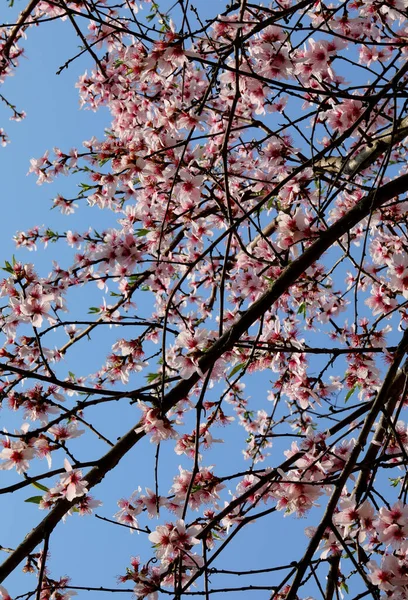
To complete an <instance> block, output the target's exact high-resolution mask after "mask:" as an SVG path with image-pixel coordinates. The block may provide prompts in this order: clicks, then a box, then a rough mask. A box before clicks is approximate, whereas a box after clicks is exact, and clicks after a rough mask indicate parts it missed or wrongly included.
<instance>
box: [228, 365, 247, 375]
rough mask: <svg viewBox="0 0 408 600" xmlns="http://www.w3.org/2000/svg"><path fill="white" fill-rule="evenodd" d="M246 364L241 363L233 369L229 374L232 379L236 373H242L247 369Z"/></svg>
mask: <svg viewBox="0 0 408 600" xmlns="http://www.w3.org/2000/svg"><path fill="white" fill-rule="evenodd" d="M245 365H246V363H244V362H243V363H239V364H237V365H235V367H234V368H233V369H232V371H231V373H230V374H229V376H230V377H233V376H234V375H235V374H236V373H238V371H241V369H243V368H244V367H245Z"/></svg>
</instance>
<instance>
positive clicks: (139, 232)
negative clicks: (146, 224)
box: [135, 229, 150, 237]
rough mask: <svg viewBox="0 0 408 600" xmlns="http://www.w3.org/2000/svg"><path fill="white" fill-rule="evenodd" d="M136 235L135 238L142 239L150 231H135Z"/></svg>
mask: <svg viewBox="0 0 408 600" xmlns="http://www.w3.org/2000/svg"><path fill="white" fill-rule="evenodd" d="M135 233H136V235H137V237H143V236H144V235H147V234H148V233H150V229H136V232H135Z"/></svg>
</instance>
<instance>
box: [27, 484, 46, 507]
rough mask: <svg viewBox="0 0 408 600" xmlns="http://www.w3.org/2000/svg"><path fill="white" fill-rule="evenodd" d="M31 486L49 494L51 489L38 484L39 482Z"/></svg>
mask: <svg viewBox="0 0 408 600" xmlns="http://www.w3.org/2000/svg"><path fill="white" fill-rule="evenodd" d="M31 485H33V486H34V487H35V488H37V490H42V491H43V492H48V490H49V489H50V488H47V486H46V485H43V484H42V483H38V482H37V481H33V482H32V483H31ZM26 502H27V501H26Z"/></svg>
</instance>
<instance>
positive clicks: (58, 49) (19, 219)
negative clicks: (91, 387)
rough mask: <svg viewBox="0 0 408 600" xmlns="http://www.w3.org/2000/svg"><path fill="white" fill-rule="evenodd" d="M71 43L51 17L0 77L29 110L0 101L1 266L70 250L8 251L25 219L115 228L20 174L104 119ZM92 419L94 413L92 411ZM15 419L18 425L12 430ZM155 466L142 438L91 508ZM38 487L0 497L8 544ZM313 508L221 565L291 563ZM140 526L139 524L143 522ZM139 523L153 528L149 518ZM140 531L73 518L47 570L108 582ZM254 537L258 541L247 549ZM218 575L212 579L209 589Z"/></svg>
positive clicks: (31, 516) (172, 462)
mask: <svg viewBox="0 0 408 600" xmlns="http://www.w3.org/2000/svg"><path fill="white" fill-rule="evenodd" d="M22 6H23V5H22V4H21V3H20V2H16V9H17V10H20V9H21V8H22ZM206 6H207V7H208V8H209V9H210V8H211V11H213V10H214V12H215V7H218V6H220V7H221V6H222V7H223V6H224V3H223V2H218V1H215V0H212V1H211V2H207V3H206ZM15 12H16V11H15V10H14V11H8V10H7V9H5V7H4V5H3V7H2V9H1V12H0V17H1V19H2V20H11V19H12V15H13V14H14V15H15ZM77 46H78V40H77V38H76V37H75V35H74V34H73V32H72V28H71V26H70V24H69V23H67V22H65V23H61V22H59V21H58V22H55V23H51V24H46V25H44V26H42V27H41V28H38V29H33V30H29V31H28V39H27V41H25V43H24V47H25V48H26V55H27V57H28V58H27V59H25V58H22V59H21V60H20V67H19V68H18V70H17V71H16V74H15V76H14V77H13V78H10V79H9V80H8V81H7V82H6V84H5V85H4V87H3V89H2V92H3V93H4V95H6V97H7V98H8V99H9V100H10V101H11V102H15V103H16V104H17V106H18V108H19V109H23V110H25V111H26V112H27V118H26V119H25V120H24V121H23V122H21V123H14V122H9V121H8V120H7V119H8V116H9V115H8V111H7V109H5V108H4V107H3V106H2V107H0V118H1V125H0V126H2V127H4V128H5V129H6V130H7V132H8V133H9V135H10V138H11V144H10V145H8V146H7V147H6V148H4V149H0V173H1V177H0V198H1V200H2V206H3V214H2V218H1V219H0V264H3V263H4V260H10V258H11V255H12V254H14V253H15V254H16V257H17V258H18V259H20V260H23V261H26V262H34V263H35V265H36V266H37V268H38V270H39V271H40V272H41V273H42V274H46V273H47V272H48V270H49V269H50V264H51V261H52V259H53V258H55V257H58V260H60V261H61V262H63V261H64V260H66V261H69V258H70V256H71V254H70V251H69V250H68V249H67V248H66V247H64V245H63V244H59V245H58V246H54V245H52V244H50V245H49V247H48V249H47V250H45V251H43V250H42V248H39V249H38V251H37V252H35V253H34V252H33V253H29V252H27V251H18V252H16V250H15V246H14V243H13V242H12V236H13V235H14V233H15V231H16V230H17V229H18V230H20V229H21V230H25V229H28V228H29V227H31V226H32V225H41V224H47V225H49V226H50V227H51V228H53V229H54V230H59V231H66V230H67V229H78V230H80V231H81V230H85V229H87V228H88V226H90V225H91V226H92V227H94V228H96V229H98V228H103V227H105V226H107V225H108V224H112V225H114V223H113V222H112V215H111V214H105V213H103V212H101V211H99V210H98V209H95V208H94V209H92V210H90V209H87V208H84V209H82V210H79V211H78V212H77V213H76V214H75V215H74V216H71V217H65V216H62V215H61V214H60V213H59V212H57V211H56V210H53V211H50V207H51V205H52V198H53V197H55V195H56V194H57V193H62V194H64V193H66V194H67V195H68V196H70V197H72V196H73V195H74V194H75V187H74V185H75V184H74V183H73V182H72V179H71V178H69V179H68V178H67V179H65V178H59V179H58V180H57V181H56V182H55V183H53V184H51V185H43V186H41V187H39V186H37V185H36V183H35V176H33V175H31V176H29V177H27V176H26V174H27V171H28V168H29V160H30V158H33V157H39V156H41V155H42V154H43V153H44V151H45V150H47V149H50V150H51V149H52V148H53V147H54V146H58V147H61V148H62V149H63V150H69V149H70V148H71V147H73V146H76V147H78V148H80V147H81V143H82V141H83V140H85V139H88V138H90V137H92V136H93V135H95V136H97V137H102V135H103V131H104V128H105V127H106V126H108V125H109V115H108V113H107V111H106V110H105V109H102V110H100V111H99V112H98V113H93V112H91V111H87V110H79V102H78V94H77V90H76V89H75V87H74V86H75V83H76V81H77V78H78V75H79V74H81V73H82V72H83V71H84V70H85V69H86V68H88V69H89V64H90V63H89V60H88V58H87V57H84V58H81V59H79V60H78V61H76V62H75V63H74V64H73V65H71V66H70V68H69V69H68V70H64V71H63V72H62V74H61V75H59V76H58V77H57V76H56V75H55V72H56V71H57V69H58V68H59V67H60V66H61V64H63V63H64V62H65V61H66V60H67V59H68V58H70V57H71V55H72V53H74V52H76V50H77ZM81 302H83V296H81V297H79V296H78V300H77V305H76V309H78V310H79V308H81V306H80V303H81ZM91 304H92V301H91V299H89V305H91ZM84 312H86V311H84ZM119 336H121V332H117V331H116V330H108V328H104V329H103V331H102V332H99V333H97V334H95V338H94V346H93V348H94V349H95V352H94V353H93V352H89V346H87V345H78V351H77V352H75V354H73V355H71V356H70V357H69V365H70V369H71V370H74V371H75V372H79V373H81V370H84V371H85V372H92V371H94V370H96V369H97V368H98V367H99V366H100V364H101V360H102V356H103V354H102V353H101V352H100V347H102V346H104V347H105V349H106V348H108V347H109V343H111V342H112V341H114V340H115V339H116V338H117V337H119ZM84 365H85V366H84ZM256 381H257V385H256V386H255V385H254V386H253V389H251V390H250V393H251V395H252V396H255V395H265V390H266V389H267V388H268V387H269V386H268V384H267V381H268V378H267V376H266V375H265V377H263V376H262V377H258V378H257V380H256ZM90 416H92V417H93V414H92V415H90ZM0 417H1V413H0ZM138 417H139V412H138V411H137V409H136V408H135V407H129V406H128V405H127V404H126V402H125V401H123V405H121V407H120V410H118V407H117V406H116V405H115V406H113V407H112V406H111V405H110V404H109V405H106V406H105V407H104V408H99V409H98V411H97V412H95V421H93V423H94V424H97V425H98V427H100V428H101V429H102V430H103V431H104V432H106V433H107V434H108V433H110V434H111V437H112V439H115V438H116V437H117V436H119V435H121V434H122V433H124V432H125V431H127V430H128V429H129V428H130V427H131V426H132V425H133V424H134V423H136V421H137V420H138ZM91 420H92V419H91ZM20 424H21V423H20V422H17V421H16V427H18V426H20ZM224 435H225V436H226V437H227V439H228V441H229V446H228V452H227V453H219V452H217V450H218V448H217V447H215V450H214V451H213V452H212V451H210V452H209V454H208V457H206V461H205V464H207V465H209V464H214V463H212V462H211V461H212V459H214V461H217V462H216V464H217V472H218V473H219V474H224V473H228V472H230V470H231V469H230V457H231V455H232V450H231V448H234V447H235V448H239V447H240V444H241V442H242V439H243V438H244V432H243V431H240V430H239V431H238V433H237V432H236V430H235V432H234V433H232V432H230V431H229V430H228V429H226V430H220V431H219V437H223V436H224ZM73 448H74V449H75V448H77V449H78V454H79V456H80V457H81V458H83V459H84V460H85V459H89V457H88V456H87V451H88V450H89V448H88V446H87V443H86V442H84V441H82V440H81V439H79V440H78V441H77V442H75V443H74V444H73ZM284 448H286V442H285V441H281V442H279V441H278V442H276V443H275V447H274V452H275V453H276V455H277V456H281V455H282V452H281V451H283V449H284ZM91 451H92V452H93V453H94V454H93V456H92V458H97V457H98V456H99V455H100V452H102V451H103V446H102V444H98V443H95V445H94V446H93V447H92V450H91ZM220 456H221V458H220ZM56 460H57V459H56V458H55V461H56ZM179 462H180V459H179V457H177V456H176V455H175V454H174V453H173V452H172V447H171V444H168V445H166V444H163V445H162V448H161V461H160V471H161V472H160V481H161V486H162V487H161V491H162V492H163V493H164V494H166V493H167V491H168V489H169V487H170V485H171V479H170V475H169V474H172V473H173V472H175V471H176V467H177V464H178V463H179ZM241 463H242V465H241V467H242V468H245V467H246V466H248V464H247V463H244V462H243V461H241ZM187 464H190V463H188V462H187V463H184V466H186V465H187ZM59 466H61V465H58V464H56V463H54V465H53V468H56V467H59ZM153 466H154V447H153V445H152V444H150V443H149V441H148V439H144V440H143V441H142V442H141V443H140V444H138V446H137V448H135V449H134V450H133V451H132V452H131V453H129V455H128V456H126V457H125V459H124V460H123V461H122V463H121V465H120V466H119V468H118V469H116V470H115V471H114V472H112V473H110V474H109V475H108V476H107V477H106V479H105V480H104V482H103V483H102V484H101V485H100V486H98V487H97V488H96V489H95V490H94V491H93V495H94V496H95V497H97V498H98V499H103V501H104V506H103V507H101V508H100V509H98V511H97V512H98V513H99V514H101V515H104V516H106V517H108V518H112V515H113V513H114V512H115V511H116V510H117V509H116V501H117V499H118V498H120V497H122V496H125V497H128V496H129V495H130V494H131V492H132V491H133V490H134V489H136V488H137V487H138V486H139V485H140V486H141V487H142V488H144V487H145V486H149V487H153V483H154V478H153V475H152V473H153ZM41 467H42V465H38V470H39V471H40V470H41ZM237 468H238V466H237ZM1 478H2V482H3V481H4V485H7V484H8V483H9V482H10V483H11V482H12V481H15V480H16V478H15V476H14V474H13V473H9V472H1ZM232 487H233V486H231V488H232ZM36 493H37V492H36V490H35V489H34V488H30V489H24V490H22V491H21V492H18V493H16V494H13V495H12V496H0V509H1V510H2V514H3V515H7V517H6V518H5V519H4V522H3V524H2V531H1V537H0V544H1V545H3V546H11V547H14V546H15V545H16V544H17V543H18V542H19V541H20V540H21V539H22V538H23V537H24V535H25V534H26V533H27V532H28V531H29V529H30V528H31V527H33V525H35V524H36V523H38V522H39V521H40V520H41V519H42V517H43V513H42V512H40V511H39V510H38V508H37V506H35V505H32V504H26V503H24V502H23V500H24V499H25V498H27V497H28V496H31V495H35V494H36ZM322 502H324V499H322ZM319 513H320V511H319V510H315V511H312V515H311V517H310V518H309V519H308V520H307V521H305V520H300V522H299V520H298V519H296V518H295V517H293V516H292V517H288V518H286V519H283V518H282V514H281V513H278V514H276V515H272V516H271V517H269V518H268V519H267V521H266V523H265V522H264V521H260V522H259V523H254V524H252V525H250V526H249V527H248V531H244V532H241V533H240V534H239V536H237V538H236V539H235V540H234V542H233V543H232V544H231V547H230V548H228V549H227V550H226V552H225V554H224V559H223V560H222V563H223V564H222V566H223V568H236V569H239V568H248V567H252V568H261V567H267V566H273V565H277V564H282V563H285V562H290V561H291V560H293V559H294V558H297V557H299V556H300V555H301V550H302V547H304V546H305V545H306V543H307V539H306V538H305V537H304V535H303V530H304V527H305V526H306V525H308V524H311V523H312V522H314V523H316V522H317V520H318V514H319ZM169 519H170V516H169ZM141 523H142V524H145V523H144V522H143V520H142V519H141ZM147 524H148V525H149V526H150V527H152V526H153V527H154V524H153V523H152V522H148V523H147ZM142 535H143V534H140V536H138V535H137V534H134V535H130V534H129V533H128V531H126V530H125V529H124V528H121V527H116V526H114V525H111V524H107V523H101V522H99V521H97V519H95V518H94V517H84V518H79V517H78V516H77V515H74V516H73V517H69V518H68V520H67V522H66V524H60V525H59V526H58V527H57V530H56V532H55V534H54V535H53V537H52V540H51V546H50V552H51V558H50V562H49V565H50V570H51V575H52V576H55V577H56V578H57V577H59V576H61V575H65V574H68V575H72V583H73V584H77V585H87V584H89V585H92V586H94V585H97V586H99V585H101V586H104V585H105V586H108V587H114V585H115V580H114V579H113V578H112V574H113V575H115V574H118V575H119V574H121V573H124V570H125V568H126V566H127V565H128V563H129V557H130V556H131V555H138V554H140V555H141V556H142V559H143V560H144V559H146V560H147V559H148V558H150V556H151V550H150V543H148V542H147V543H146V540H143V539H142ZM254 535H255V536H256V539H257V545H256V548H255V549H254V547H253V539H254ZM249 547H250V548H251V550H250V552H249ZM294 550H295V551H294ZM249 554H250V555H249ZM271 579H273V580H274V581H279V577H278V576H276V577H275V576H274V577H273V578H271V577H269V576H267V577H266V580H267V581H268V582H270V581H271ZM216 581H217V580H216V578H214V579H213V585H214V587H215V585H216ZM231 583H234V584H236V585H238V584H240V583H242V584H244V582H243V581H242V579H241V578H240V579H239V581H238V583H237V581H236V580H234V581H233V582H232V581H231V580H229V584H231ZM259 583H261V580H259ZM6 585H7V587H8V588H9V590H10V592H12V593H13V594H16V593H22V592H23V591H26V590H28V589H34V587H35V579H34V578H33V577H31V576H29V575H23V574H22V573H21V570H20V569H17V570H16V572H15V573H14V574H13V575H12V576H11V577H10V579H9V581H8V582H7V584H6ZM217 587H218V586H217ZM82 596H83V597H86V598H88V599H89V600H94V598H95V599H96V598H101V594H98V593H96V592H95V593H94V592H90V593H88V592H82V593H80V597H82ZM266 596H267V594H264V597H266Z"/></svg>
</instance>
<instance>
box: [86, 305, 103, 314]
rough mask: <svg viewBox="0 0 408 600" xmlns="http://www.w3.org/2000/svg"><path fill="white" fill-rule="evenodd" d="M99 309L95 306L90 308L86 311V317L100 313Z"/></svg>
mask: <svg viewBox="0 0 408 600" xmlns="http://www.w3.org/2000/svg"><path fill="white" fill-rule="evenodd" d="M100 312H101V309H100V308H98V307H97V306H90V307H89V310H88V315H93V314H95V313H100Z"/></svg>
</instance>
